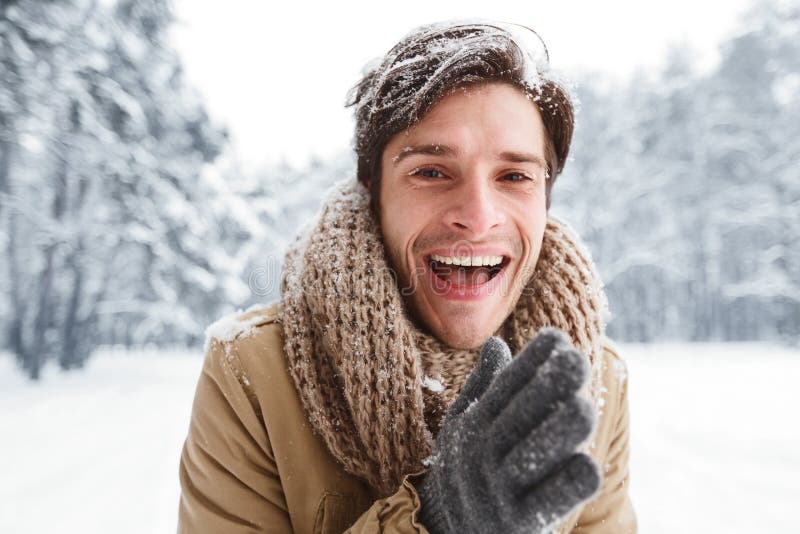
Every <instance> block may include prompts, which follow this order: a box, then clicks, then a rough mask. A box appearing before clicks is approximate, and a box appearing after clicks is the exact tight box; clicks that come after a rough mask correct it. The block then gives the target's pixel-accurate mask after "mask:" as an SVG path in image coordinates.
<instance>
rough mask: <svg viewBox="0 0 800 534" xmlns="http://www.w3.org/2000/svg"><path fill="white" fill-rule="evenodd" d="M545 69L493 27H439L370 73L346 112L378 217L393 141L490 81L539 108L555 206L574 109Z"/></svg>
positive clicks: (412, 39) (360, 173)
mask: <svg viewBox="0 0 800 534" xmlns="http://www.w3.org/2000/svg"><path fill="white" fill-rule="evenodd" d="M528 31H531V32H533V31H532V30H528ZM537 38H538V35H537ZM543 44H544V43H542V45H543ZM543 50H544V54H545V56H546V54H547V51H546V48H544V49H543ZM532 63H535V65H533V64H532ZM531 69H535V72H531ZM547 69H548V66H547V61H546V59H545V60H544V61H542V60H539V61H536V60H534V58H533V57H532V55H531V50H529V49H528V48H527V47H524V48H523V47H521V46H520V45H519V44H518V43H517V40H516V39H515V35H514V34H512V33H511V32H510V31H509V30H508V29H505V28H503V27H501V26H499V25H496V24H493V23H474V24H472V23H471V24H461V23H444V24H442V23H440V24H433V25H429V26H422V27H420V28H417V29H415V30H413V31H412V32H411V33H410V34H408V35H407V36H406V37H404V38H403V39H402V40H401V41H400V42H399V43H397V44H396V45H395V46H394V47H393V48H392V49H391V50H390V51H389V52H388V53H387V54H386V56H385V57H383V58H382V61H381V62H380V64H379V65H377V66H373V67H372V68H369V69H368V70H367V72H365V74H364V76H363V78H362V79H361V81H359V82H358V84H356V85H355V86H354V87H353V88H352V89H351V90H350V93H349V94H348V100H347V106H353V107H354V108H355V120H356V124H355V136H354V139H353V148H354V150H355V152H356V156H357V160H358V161H357V177H358V180H359V181H360V182H362V183H363V184H365V185H367V184H370V193H371V196H372V206H373V208H374V209H375V210H376V212H377V209H378V198H379V196H380V181H381V156H382V154H383V151H384V149H385V148H386V145H387V144H388V143H389V141H390V140H391V139H392V137H394V136H395V135H396V134H397V133H399V132H402V131H404V130H407V129H408V128H410V127H411V126H413V125H414V124H415V123H416V122H418V121H419V120H420V119H421V118H422V117H424V116H425V114H426V113H427V112H428V111H429V110H430V109H431V107H433V105H434V104H436V103H437V102H438V101H439V100H441V98H442V97H444V96H445V95H447V94H449V93H451V92H452V91H454V90H456V89H458V88H462V87H466V86H471V85H478V84H485V83H491V82H499V83H507V84H510V85H512V86H515V87H518V88H519V89H520V90H522V91H523V92H524V93H525V94H526V95H527V96H528V97H529V98H530V99H531V100H532V101H533V102H535V103H536V105H537V107H538V109H539V112H540V114H541V117H542V122H543V123H544V128H545V147H544V149H545V160H546V162H547V167H548V168H547V173H548V180H547V185H546V192H547V207H548V208H549V207H550V191H551V189H552V187H553V183H554V182H555V180H556V177H557V176H558V175H559V174H560V173H561V171H562V170H563V168H564V163H565V162H566V159H567V155H568V153H569V145H570V141H571V140H572V131H573V127H574V110H573V106H572V102H571V100H570V97H569V95H568V93H567V90H566V89H565V88H564V87H563V86H562V85H561V84H560V83H558V82H557V81H555V80H552V79H549V78H547V77H546V76H545V72H546V71H547Z"/></svg>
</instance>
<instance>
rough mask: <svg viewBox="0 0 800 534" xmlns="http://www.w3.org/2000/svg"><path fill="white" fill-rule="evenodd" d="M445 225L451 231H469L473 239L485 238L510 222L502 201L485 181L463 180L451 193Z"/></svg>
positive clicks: (477, 179) (476, 179) (475, 179)
mask: <svg viewBox="0 0 800 534" xmlns="http://www.w3.org/2000/svg"><path fill="white" fill-rule="evenodd" d="M449 203H450V205H449V207H448V209H447V212H446V213H445V218H444V222H445V224H446V225H447V227H448V228H450V229H453V230H458V231H460V232H464V231H465V230H466V231H467V232H469V234H470V237H471V238H472V239H480V238H482V237H485V236H486V235H488V234H489V233H491V231H492V230H494V229H496V228H499V227H501V226H502V225H503V224H504V223H505V222H506V215H505V212H504V210H503V205H502V198H501V197H500V196H499V194H498V192H497V191H494V189H493V187H492V184H491V181H490V180H487V179H485V178H477V177H476V178H471V179H467V180H463V181H462V182H461V183H460V184H459V186H458V188H457V190H456V191H451V196H450V202H449Z"/></svg>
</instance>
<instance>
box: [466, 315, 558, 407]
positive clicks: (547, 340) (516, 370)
mask: <svg viewBox="0 0 800 534" xmlns="http://www.w3.org/2000/svg"><path fill="white" fill-rule="evenodd" d="M570 348H572V345H571V343H570V342H569V339H567V337H566V335H564V333H563V332H561V331H560V330H557V329H555V328H543V329H542V330H540V331H539V333H538V334H537V335H536V337H535V338H533V340H532V341H531V342H530V343H528V344H527V345H526V346H525V348H524V349H522V351H521V352H520V353H519V354H518V355H517V356H516V357H515V358H514V359H513V360H512V361H511V363H510V364H509V365H508V366H507V367H506V368H505V369H503V371H502V372H501V373H500V374H499V375H497V379H496V380H495V381H494V382H492V384H491V386H490V387H489V389H488V390H487V391H486V394H485V395H484V397H483V399H482V400H481V405H482V410H484V411H485V413H486V416H487V417H489V418H494V417H495V416H496V415H497V414H498V413H500V411H501V410H503V408H505V407H506V405H507V404H508V403H509V402H511V399H513V398H514V396H515V395H516V394H517V392H519V391H520V390H521V389H522V388H523V387H525V385H526V384H528V382H530V381H531V380H532V379H533V378H534V377H535V376H536V372H537V370H538V369H539V367H540V366H541V365H542V364H543V363H544V362H545V361H547V359H548V358H549V357H550V355H551V353H552V352H553V351H554V349H557V350H568V349H570Z"/></svg>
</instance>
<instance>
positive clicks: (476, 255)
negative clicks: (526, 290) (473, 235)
mask: <svg viewBox="0 0 800 534" xmlns="http://www.w3.org/2000/svg"><path fill="white" fill-rule="evenodd" d="M470 252H471V253H467V254H466V255H459V254H453V253H450V254H448V253H447V252H445V251H442V250H437V251H432V252H431V253H429V254H427V255H425V256H423V261H424V263H425V266H426V267H427V268H426V269H425V270H426V271H427V274H428V280H429V283H430V286H429V287H430V288H431V290H432V291H433V294H434V295H435V296H436V297H441V298H444V299H446V300H455V301H478V300H481V299H484V298H486V297H490V296H492V295H496V294H502V293H503V292H504V291H505V290H506V287H507V282H508V280H507V276H506V273H507V271H508V270H509V265H510V263H511V259H512V258H511V256H510V255H509V254H507V253H506V252H505V251H503V250H498V249H495V248H492V249H480V250H477V249H474V250H472V251H470Z"/></svg>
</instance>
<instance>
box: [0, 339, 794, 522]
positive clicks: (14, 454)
mask: <svg viewBox="0 0 800 534" xmlns="http://www.w3.org/2000/svg"><path fill="white" fill-rule="evenodd" d="M621 352H622V355H623V356H624V357H625V358H626V360H627V361H628V367H629V380H630V396H631V418H632V422H631V430H632V436H633V437H632V443H631V494H632V498H633V500H634V505H635V507H636V510H637V514H638V516H639V523H640V532H642V533H643V534H659V533H670V534H672V533H675V532H681V533H689V532H703V533H705V532H725V533H728V534H731V533H738V532H741V533H750V532H776V531H783V532H785V531H790V530H791V529H792V528H794V527H795V526H796V522H795V521H793V518H792V517H791V513H792V511H793V509H794V508H795V507H796V505H797V503H798V502H800V480H798V478H799V477H797V474H798V473H800V425H798V424H797V421H798V416H797V413H796V412H797V410H798V408H800V387H798V385H799V384H800V351H798V350H795V351H790V350H788V349H782V348H777V347H773V346H767V345H758V344H754V345H750V344H737V345H658V346H634V345H629V346H623V347H622V348H621ZM201 363H202V362H201V358H200V357H199V354H198V353H193V354H190V353H146V352H131V353H128V352H113V351H110V352H106V353H103V354H100V355H98V356H97V357H95V358H94V359H93V360H91V361H90V362H89V365H88V368H87V369H86V371H85V372H83V373H67V374H62V373H59V372H57V370H55V369H49V370H48V372H46V373H45V375H44V379H43V380H42V381H41V383H39V384H31V383H29V382H27V381H26V380H25V379H24V378H23V377H22V376H21V375H20V374H19V373H18V372H17V371H16V370H14V368H13V364H12V361H11V359H10V357H9V356H8V355H0V532H2V533H7V534H26V533H37V534H38V533H43V532H60V533H71V532H75V533H82V534H91V533H103V534H105V533H108V532H115V533H118V534H123V533H132V534H133V533H136V534H142V533H171V532H174V531H175V521H176V514H177V502H178V494H179V488H178V479H177V464H178V458H179V455H180V448H181V445H182V442H183V438H184V436H185V432H186V428H187V423H188V417H189V412H190V409H191V401H192V396H193V392H194V385H195V381H196V379H197V375H198V373H199V370H200V365H201Z"/></svg>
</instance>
